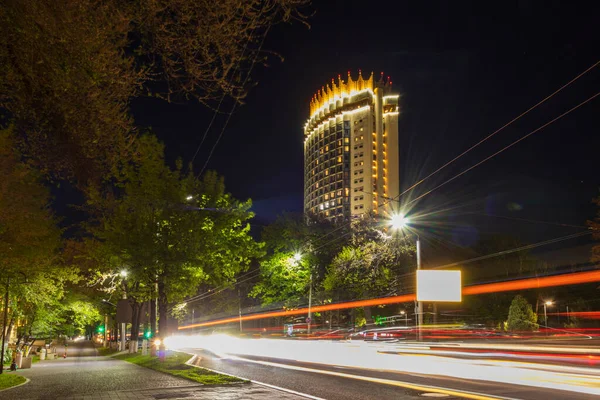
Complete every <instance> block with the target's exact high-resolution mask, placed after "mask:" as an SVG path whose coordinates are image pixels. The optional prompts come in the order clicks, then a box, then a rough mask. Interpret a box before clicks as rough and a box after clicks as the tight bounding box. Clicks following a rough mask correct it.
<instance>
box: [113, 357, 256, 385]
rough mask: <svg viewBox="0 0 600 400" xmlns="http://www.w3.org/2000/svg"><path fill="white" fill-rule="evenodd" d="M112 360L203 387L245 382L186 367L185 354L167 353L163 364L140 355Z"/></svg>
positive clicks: (152, 358) (156, 359)
mask: <svg viewBox="0 0 600 400" xmlns="http://www.w3.org/2000/svg"><path fill="white" fill-rule="evenodd" d="M114 358H117V359H119V360H124V361H127V362H130V363H133V364H137V365H139V366H142V367H145V368H150V369H153V370H156V371H160V372H164V373H166V374H170V375H175V376H178V377H181V378H185V379H189V380H191V381H194V382H199V383H201V384H204V385H223V384H228V383H240V382H246V381H244V380H242V379H239V378H236V377H233V376H229V375H222V374H219V373H216V372H212V371H209V370H207V369H204V368H197V367H194V366H191V365H188V364H186V362H187V361H188V360H189V359H190V355H189V354H185V353H177V352H169V353H168V354H167V357H166V359H165V361H163V362H161V361H159V359H158V357H153V356H142V355H141V354H120V355H116V356H114Z"/></svg>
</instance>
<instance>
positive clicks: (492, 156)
mask: <svg viewBox="0 0 600 400" xmlns="http://www.w3.org/2000/svg"><path fill="white" fill-rule="evenodd" d="M598 96H600V92H598V93H596V94H595V95H593V96H592V97H589V98H588V99H586V100H584V101H582V102H581V103H579V104H578V105H576V106H575V107H573V108H571V109H569V110H568V111H565V112H564V113H562V114H560V115H559V116H558V117H556V118H554V119H552V120H550V121H548V122H546V123H545V124H544V125H542V126H540V127H539V128H537V129H535V130H533V131H531V132H529V133H528V134H527V135H525V136H523V137H521V138H519V139H517V140H515V141H514V142H512V143H511V144H509V145H507V146H505V147H503V148H502V149H500V150H498V151H497V152H495V153H494V154H492V155H491V156H488V157H486V158H484V159H483V160H481V161H479V162H478V163H477V164H475V165H473V166H471V167H469V168H467V169H466V170H464V171H462V172H461V173H459V174H457V175H455V176H454V177H452V178H450V179H448V180H447V181H445V182H444V183H442V184H440V185H438V186H436V187H434V188H433V189H431V190H428V191H427V192H425V193H423V194H422V195H420V196H419V197H417V198H415V199H413V200H411V201H409V202H408V203H407V204H406V205H409V204H412V203H414V202H415V201H417V200H420V199H422V198H423V197H425V196H427V195H428V194H430V193H431V192H433V191H435V190H437V189H439V188H441V187H442V186H444V185H446V184H448V183H450V182H452V181H453V180H455V179H457V178H459V177H460V176H462V175H464V174H466V173H467V172H469V171H470V170H472V169H473V168H475V167H478V166H480V165H481V164H483V163H485V162H486V161H488V160H490V159H492V158H494V157H496V156H497V155H498V154H500V153H502V152H503V151H505V150H508V149H509V148H511V147H512V146H514V145H515V144H517V143H519V142H521V141H523V140H525V139H527V138H528V137H529V136H531V135H533V134H534V133H537V132H539V131H541V130H542V129H544V128H545V127H547V126H549V125H551V124H553V123H554V122H556V121H558V120H559V119H561V118H563V117H564V116H566V115H568V114H570V113H571V112H573V111H575V110H576V109H578V108H579V107H581V106H583V105H584V104H587V103H589V102H590V101H592V100H594V99H595V98H596V97H598Z"/></svg>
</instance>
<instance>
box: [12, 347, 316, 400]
mask: <svg viewBox="0 0 600 400" xmlns="http://www.w3.org/2000/svg"><path fill="white" fill-rule="evenodd" d="M68 354H69V355H68V357H67V358H66V359H58V360H50V361H41V362H39V363H37V364H34V366H33V368H31V369H24V370H19V371H17V372H13V373H16V374H19V375H22V376H24V377H26V378H28V379H29V380H30V382H29V383H27V384H25V385H22V386H19V387H16V388H14V389H9V390H6V391H2V392H0V398H2V399H3V400H10V399H15V400H22V399H44V400H46V399H73V400H74V399H79V400H88V399H93V400H96V399H103V400H124V399H153V400H157V399H224V400H235V399H249V400H258V399H265V398H269V397H270V398H275V399H285V400H292V399H294V400H297V399H303V398H304V397H301V396H297V395H293V394H288V393H286V392H283V391H279V390H276V389H271V388H268V387H265V386H262V385H258V384H254V383H250V384H234V385H225V386H203V385H198V384H195V383H194V382H192V381H188V380H186V379H182V378H178V377H175V376H171V375H167V374H163V373H161V372H157V371H153V370H150V369H146V368H143V367H139V366H137V365H135V364H131V363H128V362H125V361H120V360H115V359H112V358H110V357H97V356H93V355H92V354H95V350H94V347H93V344H92V343H91V342H78V343H71V344H69V346H68ZM78 355H81V356H78Z"/></svg>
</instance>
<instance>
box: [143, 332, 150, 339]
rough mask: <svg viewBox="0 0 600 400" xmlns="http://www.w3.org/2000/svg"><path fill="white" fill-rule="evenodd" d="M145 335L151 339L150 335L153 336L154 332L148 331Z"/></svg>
mask: <svg viewBox="0 0 600 400" xmlns="http://www.w3.org/2000/svg"><path fill="white" fill-rule="evenodd" d="M144 336H146V338H147V339H150V337H151V336H152V332H150V331H146V333H144Z"/></svg>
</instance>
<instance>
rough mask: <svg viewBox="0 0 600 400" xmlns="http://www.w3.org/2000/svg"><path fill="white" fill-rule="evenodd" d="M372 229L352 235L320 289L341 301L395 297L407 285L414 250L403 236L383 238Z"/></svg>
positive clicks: (328, 271) (334, 261)
mask: <svg viewBox="0 0 600 400" xmlns="http://www.w3.org/2000/svg"><path fill="white" fill-rule="evenodd" d="M373 231H374V229H372V228H370V227H369V228H367V229H366V230H365V229H363V230H359V231H357V232H356V235H355V237H354V239H353V240H352V243H351V244H350V245H347V246H344V247H343V248H342V249H341V250H340V251H339V253H338V254H337V255H336V256H335V258H334V259H333V261H332V262H331V264H330V266H329V268H328V270H327V275H326V277H325V281H324V282H323V287H324V289H325V290H326V291H327V292H329V293H334V292H336V293H338V297H339V298H342V299H344V298H345V299H350V298H352V299H356V298H367V297H378V296H385V295H392V294H397V293H399V292H401V291H402V290H403V288H404V287H405V286H408V285H409V283H408V281H409V277H410V276H411V273H412V271H413V269H414V261H413V257H414V252H415V248H414V246H413V245H412V243H411V242H409V241H408V239H407V238H406V237H402V236H398V235H394V236H392V237H385V236H384V234H382V233H379V234H376V235H375V236H374V234H375V233H374V232H373Z"/></svg>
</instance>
